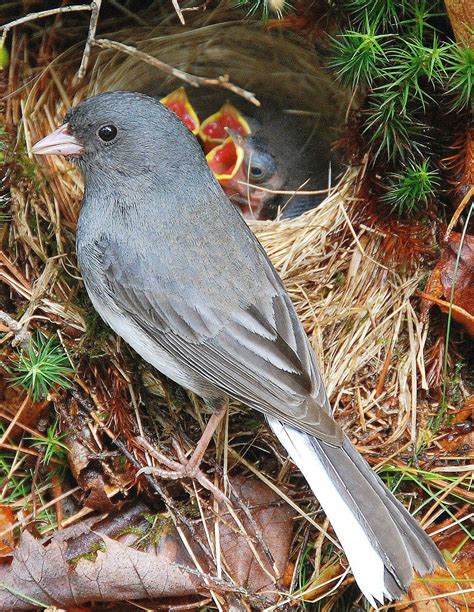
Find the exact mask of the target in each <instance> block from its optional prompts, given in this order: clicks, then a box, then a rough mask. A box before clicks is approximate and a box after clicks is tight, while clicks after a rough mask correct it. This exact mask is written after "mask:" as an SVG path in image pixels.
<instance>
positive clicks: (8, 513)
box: [0, 506, 15, 557]
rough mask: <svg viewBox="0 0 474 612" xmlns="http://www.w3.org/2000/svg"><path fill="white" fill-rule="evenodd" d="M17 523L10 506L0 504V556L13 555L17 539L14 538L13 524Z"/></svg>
mask: <svg viewBox="0 0 474 612" xmlns="http://www.w3.org/2000/svg"><path fill="white" fill-rule="evenodd" d="M14 524H15V515H14V514H13V512H12V509H11V508H10V507H9V506H0V533H1V534H2V537H1V538H0V557H7V556H9V555H11V553H12V552H13V549H14V548H15V540H14V538H13V529H11V526H12V525H14Z"/></svg>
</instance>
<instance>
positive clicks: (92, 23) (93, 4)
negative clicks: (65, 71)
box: [75, 0, 102, 83]
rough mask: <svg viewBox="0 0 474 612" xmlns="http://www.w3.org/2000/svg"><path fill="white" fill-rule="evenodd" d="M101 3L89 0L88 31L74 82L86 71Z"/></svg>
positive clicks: (98, 0)
mask: <svg viewBox="0 0 474 612" xmlns="http://www.w3.org/2000/svg"><path fill="white" fill-rule="evenodd" d="M101 4H102V0H95V2H91V11H92V13H91V20H90V22H89V31H88V32H87V40H86V46H85V47H84V52H83V54H82V60H81V65H80V66H79V70H78V71H77V74H76V76H75V82H76V83H77V82H78V81H80V80H81V79H82V78H83V77H84V75H85V74H86V71H87V65H88V63H89V57H90V54H91V50H92V45H93V43H94V37H95V31H96V30H97V21H98V19H99V12H100V5H101Z"/></svg>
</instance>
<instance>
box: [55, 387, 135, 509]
mask: <svg viewBox="0 0 474 612" xmlns="http://www.w3.org/2000/svg"><path fill="white" fill-rule="evenodd" d="M56 410H57V412H58V415H59V418H60V423H61V429H62V430H64V431H65V432H66V436H65V443H66V444H67V447H68V449H69V453H68V462H69V467H70V469H71V472H72V475H73V476H74V478H75V480H76V481H77V483H78V485H79V486H80V487H81V489H82V490H83V491H84V492H85V498H84V500H83V503H84V505H85V506H87V507H88V508H92V509H94V510H100V511H103V512H110V511H111V510H113V509H114V507H115V504H114V503H113V502H112V501H111V500H110V499H109V497H108V495H107V488H108V487H107V482H109V481H110V479H111V478H110V476H111V474H113V477H114V479H115V482H113V484H115V485H123V484H125V483H124V482H120V481H119V473H118V472H117V471H115V470H114V471H113V470H111V469H110V468H109V469H107V464H106V463H105V462H104V461H102V460H100V459H98V457H101V456H102V451H103V449H102V448H100V447H99V445H98V442H97V440H96V438H95V436H94V435H93V432H92V429H91V427H90V425H89V419H88V415H87V414H85V413H84V411H83V410H82V409H81V407H80V406H79V405H78V403H77V402H76V400H74V399H70V398H69V399H61V400H58V401H57V402H56Z"/></svg>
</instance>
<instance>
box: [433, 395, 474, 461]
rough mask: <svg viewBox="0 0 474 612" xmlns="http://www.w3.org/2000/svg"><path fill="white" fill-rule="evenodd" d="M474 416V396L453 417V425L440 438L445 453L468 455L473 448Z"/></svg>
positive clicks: (439, 441) (439, 442)
mask: <svg viewBox="0 0 474 612" xmlns="http://www.w3.org/2000/svg"><path fill="white" fill-rule="evenodd" d="M473 414H474V395H471V396H469V397H468V398H467V400H466V402H465V403H464V406H463V407H462V408H461V409H460V410H458V412H456V414H455V415H454V416H453V418H452V421H451V425H450V427H449V428H447V429H446V430H445V431H444V435H443V436H442V437H440V438H438V444H440V445H441V446H442V447H443V448H444V450H445V451H448V452H453V451H456V453H457V454H462V453H466V454H467V453H468V452H469V451H470V450H471V448H472V442H473V440H472V415H473Z"/></svg>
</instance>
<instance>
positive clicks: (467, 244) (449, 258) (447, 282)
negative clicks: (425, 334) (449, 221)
mask: <svg viewBox="0 0 474 612" xmlns="http://www.w3.org/2000/svg"><path fill="white" fill-rule="evenodd" d="M460 242H461V234H458V233H456V232H451V234H450V235H449V237H448V238H447V241H446V243H445V244H444V246H443V249H442V251H441V256H440V258H439V261H438V263H437V264H436V266H435V267H434V269H433V271H432V273H431V276H430V278H429V279H428V282H427V284H426V288H425V291H424V292H422V293H421V295H422V298H423V300H422V315H423V317H424V319H425V320H427V318H428V315H429V311H430V310H431V308H432V305H433V304H437V305H438V306H439V307H440V309H441V310H442V312H445V313H447V312H449V309H450V301H451V292H452V287H453V282H454V292H453V304H452V311H451V312H452V317H453V319H454V320H455V321H457V322H458V323H461V324H462V325H464V327H465V328H466V330H467V331H468V332H469V334H471V336H474V236H469V235H466V236H464V242H463V244H462V247H461V255H460V259H459V265H458V268H457V271H456V260H457V254H458V250H459V246H460Z"/></svg>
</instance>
